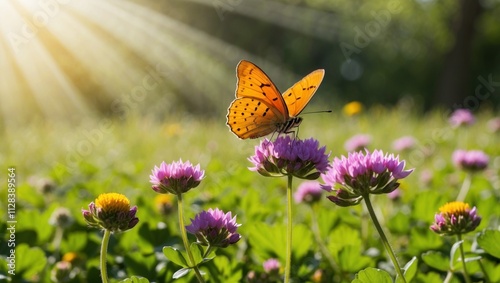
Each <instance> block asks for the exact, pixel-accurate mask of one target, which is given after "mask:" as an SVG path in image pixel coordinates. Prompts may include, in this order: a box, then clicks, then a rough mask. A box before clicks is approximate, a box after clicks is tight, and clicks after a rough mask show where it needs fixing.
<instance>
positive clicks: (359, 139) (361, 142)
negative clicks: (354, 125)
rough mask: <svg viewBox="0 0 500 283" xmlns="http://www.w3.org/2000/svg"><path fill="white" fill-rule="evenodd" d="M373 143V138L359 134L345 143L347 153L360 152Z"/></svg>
mask: <svg viewBox="0 0 500 283" xmlns="http://www.w3.org/2000/svg"><path fill="white" fill-rule="evenodd" d="M371 142H372V136H370V135H365V134H359V135H354V136H352V137H351V138H350V139H348V140H347V141H346V142H345V143H344V148H345V150H347V151H360V150H363V149H365V148H367V147H368V146H369V145H370V144H371Z"/></svg>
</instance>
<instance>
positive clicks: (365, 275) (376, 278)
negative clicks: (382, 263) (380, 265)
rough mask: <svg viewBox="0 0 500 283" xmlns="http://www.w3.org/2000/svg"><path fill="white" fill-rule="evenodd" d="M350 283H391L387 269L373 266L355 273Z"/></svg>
mask: <svg viewBox="0 0 500 283" xmlns="http://www.w3.org/2000/svg"><path fill="white" fill-rule="evenodd" d="M351 282H352V283H373V282H377V283H392V278H391V275H389V273H387V271H384V270H380V269H377V268H373V267H368V268H366V269H363V270H361V271H360V272H358V273H357V274H356V278H355V279H354V280H352V281H351Z"/></svg>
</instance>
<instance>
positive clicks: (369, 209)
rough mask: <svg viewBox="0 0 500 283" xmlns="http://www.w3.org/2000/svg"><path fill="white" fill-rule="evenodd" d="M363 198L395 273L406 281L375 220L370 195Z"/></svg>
mask: <svg viewBox="0 0 500 283" xmlns="http://www.w3.org/2000/svg"><path fill="white" fill-rule="evenodd" d="M363 199H364V200H365V204H366V208H367V209H368V213H369V214H370V217H371V218H372V221H373V224H374V225H375V228H376V229H377V231H378V234H379V235H380V239H382V244H383V245H384V247H385V249H386V251H387V253H388V254H389V257H390V258H391V261H392V264H394V268H395V269H396V273H397V274H398V276H399V277H400V278H401V280H402V281H403V282H405V283H406V278H405V277H404V275H403V272H402V271H401V267H399V263H398V259H397V258H396V255H395V254H394V251H393V250H392V248H391V245H390V244H389V241H388V240H387V237H386V236H385V234H384V230H382V227H381V226H380V223H379V222H378V220H377V216H376V215H375V211H374V210H373V206H372V204H371V202H370V195H369V194H368V193H366V194H363Z"/></svg>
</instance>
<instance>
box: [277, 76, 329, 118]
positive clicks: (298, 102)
mask: <svg viewBox="0 0 500 283" xmlns="http://www.w3.org/2000/svg"><path fill="white" fill-rule="evenodd" d="M324 75H325V70H323V69H318V70H316V71H313V72H311V73H310V74H309V75H307V76H305V77H304V78H303V79H302V80H300V81H298V82H297V83H295V84H294V85H293V86H292V87H291V88H289V89H287V90H286V91H285V92H284V93H283V99H284V100H285V103H286V106H287V108H288V113H289V115H290V117H296V116H297V115H299V114H300V112H302V110H304V108H305V107H306V106H307V104H308V103H309V101H310V100H311V98H312V97H313V95H314V93H315V92H316V90H317V89H318V87H319V85H320V84H321V81H322V80H323V77H324Z"/></svg>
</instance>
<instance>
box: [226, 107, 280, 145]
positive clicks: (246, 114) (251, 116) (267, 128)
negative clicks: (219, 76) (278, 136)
mask: <svg viewBox="0 0 500 283" xmlns="http://www.w3.org/2000/svg"><path fill="white" fill-rule="evenodd" d="M281 119H282V118H281V113H279V112H278V111H277V110H276V109H273V108H272V106H270V105H268V104H266V102H265V101H263V100H260V99H256V98H250V97H240V98H236V99H235V100H234V101H233V103H231V106H229V109H228V114H227V124H228V125H229V128H230V129H231V131H232V132H233V133H234V134H236V135H237V136H238V137H239V138H241V139H248V138H251V139H254V138H259V137H263V136H265V135H268V134H270V133H272V132H275V131H276V130H277V129H278V127H279V126H278V125H280V124H281V123H282V120H281Z"/></svg>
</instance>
